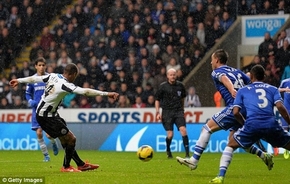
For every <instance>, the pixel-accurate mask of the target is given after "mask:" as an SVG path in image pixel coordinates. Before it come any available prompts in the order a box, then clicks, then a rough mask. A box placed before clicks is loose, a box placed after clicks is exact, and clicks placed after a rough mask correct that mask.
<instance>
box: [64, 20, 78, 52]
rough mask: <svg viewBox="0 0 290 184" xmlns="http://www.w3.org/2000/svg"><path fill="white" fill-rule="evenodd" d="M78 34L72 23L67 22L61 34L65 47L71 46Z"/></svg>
mask: <svg viewBox="0 0 290 184" xmlns="http://www.w3.org/2000/svg"><path fill="white" fill-rule="evenodd" d="M78 36H79V35H78V32H77V31H76V30H75V28H74V25H73V24H72V23H69V24H68V25H67V31H65V32H64V34H63V40H64V43H65V44H66V46H67V48H69V49H71V48H73V43H74V41H75V40H77V39H78Z"/></svg>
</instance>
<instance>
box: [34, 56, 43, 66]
mask: <svg viewBox="0 0 290 184" xmlns="http://www.w3.org/2000/svg"><path fill="white" fill-rule="evenodd" d="M39 62H42V63H44V64H46V60H45V59H44V58H43V57H39V58H37V59H36V60H35V61H34V65H37V64H38V63H39Z"/></svg>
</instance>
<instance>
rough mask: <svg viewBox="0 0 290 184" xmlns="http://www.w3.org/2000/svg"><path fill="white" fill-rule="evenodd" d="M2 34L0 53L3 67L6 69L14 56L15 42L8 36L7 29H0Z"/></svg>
mask: <svg viewBox="0 0 290 184" xmlns="http://www.w3.org/2000/svg"><path fill="white" fill-rule="evenodd" d="M1 33H2V34H0V48H1V50H2V52H1V53H0V57H1V59H3V61H5V62H4V63H5V64H4V65H5V68H7V67H8V66H9V65H10V64H11V62H12V61H13V59H14V56H15V48H14V47H15V40H14V37H13V35H11V34H9V29H8V28H6V27H5V28H3V29H2V32H1Z"/></svg>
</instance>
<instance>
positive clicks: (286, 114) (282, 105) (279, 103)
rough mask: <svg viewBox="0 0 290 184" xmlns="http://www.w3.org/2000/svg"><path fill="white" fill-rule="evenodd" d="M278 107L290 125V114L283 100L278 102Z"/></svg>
mask: <svg viewBox="0 0 290 184" xmlns="http://www.w3.org/2000/svg"><path fill="white" fill-rule="evenodd" d="M276 107H277V109H278V111H279V113H280V114H281V116H282V117H283V118H284V119H285V121H286V122H287V123H288V124H289V125H290V116H289V113H288V111H287V110H286V108H285V106H284V104H283V103H282V102H277V103H276Z"/></svg>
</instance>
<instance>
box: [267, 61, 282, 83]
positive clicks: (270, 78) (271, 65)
mask: <svg viewBox="0 0 290 184" xmlns="http://www.w3.org/2000/svg"><path fill="white" fill-rule="evenodd" d="M265 70H266V75H267V77H266V80H267V82H266V83H268V84H271V85H273V86H276V87H279V84H280V68H279V66H278V65H277V62H276V61H275V56H270V57H269V59H268V63H267V65H266V67H265Z"/></svg>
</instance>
